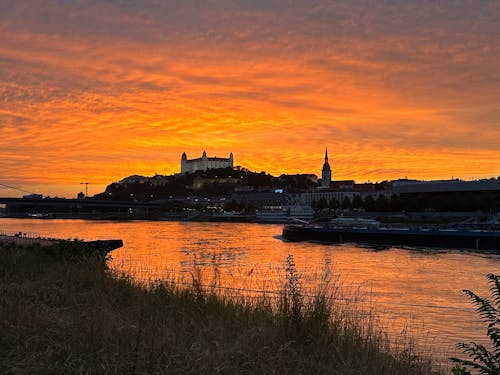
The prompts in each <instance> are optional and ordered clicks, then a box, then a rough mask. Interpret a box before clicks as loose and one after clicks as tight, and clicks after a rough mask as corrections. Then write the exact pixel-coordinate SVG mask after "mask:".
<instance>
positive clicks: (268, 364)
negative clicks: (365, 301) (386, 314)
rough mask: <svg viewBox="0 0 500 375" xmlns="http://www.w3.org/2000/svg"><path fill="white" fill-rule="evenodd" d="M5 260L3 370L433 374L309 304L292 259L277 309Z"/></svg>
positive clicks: (46, 258) (70, 265)
mask: <svg viewBox="0 0 500 375" xmlns="http://www.w3.org/2000/svg"><path fill="white" fill-rule="evenodd" d="M0 259H1V262H0V373H2V374H205V373H206V374H309V373H314V374H345V375H349V374H384V375H391V374H431V373H432V370H431V365H430V362H429V361H428V360H427V359H425V358H423V357H420V356H417V355H415V353H414V352H413V351H412V350H411V348H401V349H400V350H398V351H394V350H391V349H390V348H389V344H388V340H387V338H386V337H385V336H384V335H383V333H381V332H379V331H377V330H376V329H375V328H374V327H373V325H372V324H371V323H370V321H367V320H366V318H363V317H362V316H358V315H356V314H354V313H352V314H350V313H349V312H347V311H346V310H345V309H341V308H336V305H335V303H334V302H332V300H331V299H329V298H328V295H327V294H326V293H327V292H325V293H320V294H319V295H318V296H317V297H315V298H313V299H307V298H304V297H303V296H302V294H301V293H302V292H301V286H300V277H299V275H298V272H297V270H296V268H295V265H294V264H293V258H289V259H288V264H287V275H288V276H287V280H286V281H285V282H284V286H283V294H282V295H281V297H280V298H279V299H278V302H277V303H276V301H274V302H273V301H271V300H270V299H266V298H259V299H250V298H248V297H244V296H233V297H231V298H230V297H227V296H224V295H221V294H218V293H216V291H215V289H212V290H206V289H204V288H202V287H201V286H200V282H197V283H196V282H195V283H194V286H193V287H191V288H187V289H186V288H181V287H179V286H177V285H176V284H175V282H172V281H166V282H156V283H152V284H149V285H137V284H136V283H134V282H133V281H132V280H130V279H129V278H127V277H126V276H124V275H116V274H113V273H112V272H111V271H109V270H106V268H105V267H104V266H103V264H102V261H99V260H97V259H95V258H92V257H85V256H73V257H69V256H64V255H61V254H60V252H58V251H56V252H49V254H48V253H47V251H45V250H43V249H41V248H37V247H31V248H27V247H26V248H21V247H11V246H6V245H0ZM198 281H199V280H198ZM325 289H326V288H325Z"/></svg>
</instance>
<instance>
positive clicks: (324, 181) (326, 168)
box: [321, 147, 332, 189]
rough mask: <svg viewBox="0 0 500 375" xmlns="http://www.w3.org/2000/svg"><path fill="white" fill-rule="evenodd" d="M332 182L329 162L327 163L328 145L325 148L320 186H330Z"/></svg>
mask: <svg viewBox="0 0 500 375" xmlns="http://www.w3.org/2000/svg"><path fill="white" fill-rule="evenodd" d="M331 182H332V170H331V168H330V164H328V147H327V148H326V150H325V163H324V164H323V170H322V171H321V187H322V188H324V189H326V188H329V187H330V183H331Z"/></svg>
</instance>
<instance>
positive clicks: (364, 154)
mask: <svg viewBox="0 0 500 375" xmlns="http://www.w3.org/2000/svg"><path fill="white" fill-rule="evenodd" d="M325 146H328V148H329V154H330V162H331V165H332V168H333V179H347V178H352V179H355V180H356V181H358V182H363V181H367V180H370V181H380V180H384V179H395V178H400V177H405V176H407V177H408V178H419V179H438V178H451V177H452V176H454V177H460V178H464V179H470V178H483V177H490V176H495V177H496V176H499V175H500V1H477V0H471V1H445V0H443V1H420V0H419V1H416V0H415V1H410V0H407V1H405V0H401V1H395V0H393V1H389V0H387V1H376V2H373V1H368V0H353V1H325V0H308V1H290V0H287V1H275V0H252V1H248V0H234V1H225V0H221V1H199V0H196V1H195V0H180V1H167V0H165V1H155V0H151V1H101V0H93V1H90V0H89V1H83V0H82V1H76V0H75V1H44V2H39V1H17V0H16V1H10V0H2V1H1V2H0V183H2V184H7V185H12V186H16V187H18V188H21V189H24V190H27V191H32V192H39V193H43V194H45V195H51V196H56V195H57V196H67V197H73V196H75V195H76V193H77V192H78V191H81V190H84V188H83V187H82V186H81V185H80V184H79V183H80V182H82V181H90V182H92V183H94V185H89V194H95V193H98V192H101V191H103V190H104V187H105V186H106V185H107V184H109V183H111V182H114V181H117V180H120V179H122V178H123V177H126V176H128V175H131V174H142V175H153V174H155V173H159V174H171V173H175V172H178V171H179V162H180V156H181V154H182V152H183V151H186V153H187V154H188V157H189V158H194V157H199V156H200V155H201V153H202V151H203V150H205V149H206V151H207V153H208V155H209V156H224V157H226V156H227V155H228V154H229V152H231V151H232V152H233V153H234V155H235V164H237V165H242V166H245V167H247V168H249V169H251V170H255V171H261V170H265V171H267V172H269V173H272V174H274V175H279V174H281V173H316V174H320V170H321V166H322V162H323V161H322V158H323V153H324V148H325ZM20 194H22V193H19V192H18V191H13V190H8V189H6V188H4V187H1V186H0V196H19V195H20Z"/></svg>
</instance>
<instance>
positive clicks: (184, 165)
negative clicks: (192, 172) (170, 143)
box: [181, 152, 187, 174]
mask: <svg viewBox="0 0 500 375" xmlns="http://www.w3.org/2000/svg"><path fill="white" fill-rule="evenodd" d="M186 172H187V155H186V153H185V152H183V153H182V156H181V173H182V174H184V173H186Z"/></svg>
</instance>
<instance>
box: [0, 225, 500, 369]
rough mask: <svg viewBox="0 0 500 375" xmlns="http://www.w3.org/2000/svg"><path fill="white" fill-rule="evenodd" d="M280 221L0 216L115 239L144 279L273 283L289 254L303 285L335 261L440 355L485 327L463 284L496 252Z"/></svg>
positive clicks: (117, 265) (392, 328) (480, 336)
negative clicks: (356, 240)
mask: <svg viewBox="0 0 500 375" xmlns="http://www.w3.org/2000/svg"><path fill="white" fill-rule="evenodd" d="M281 230H282V226H281V225H260V224H246V223H245V224H232V223H186V222H98V221H83V220H28V219H0V231H5V232H19V231H22V232H34V233H37V234H39V235H42V236H50V237H58V238H80V239H88V240H91V239H103V238H108V239H109V238H121V239H123V242H124V247H123V248H121V249H118V250H115V251H114V252H113V260H112V262H111V264H110V266H111V268H114V269H117V270H119V271H123V272H126V273H127V274H130V275H132V276H133V277H135V278H137V279H141V280H144V279H146V280H151V279H162V278H167V277H176V278H179V277H181V278H183V279H184V280H190V278H191V275H192V274H193V273H194V272H195V271H194V269H195V268H197V269H201V270H204V271H205V272H204V274H205V275H206V276H205V281H206V282H207V283H211V282H212V279H213V275H214V269H216V270H217V272H215V274H216V275H217V277H218V279H219V282H220V284H221V285H225V286H229V287H238V288H247V289H267V290H277V289H279V286H280V285H282V283H283V275H284V268H285V265H286V258H287V255H288V254H292V255H293V257H294V260H295V263H296V265H297V268H298V270H299V272H300V273H301V274H302V277H303V283H304V286H305V288H307V289H311V290H314V288H315V286H316V284H317V283H319V282H320V280H321V275H323V274H324V272H325V271H324V270H325V268H328V267H330V268H333V269H334V271H335V274H339V275H340V276H341V280H342V281H343V283H344V284H348V285H354V286H361V290H362V291H363V293H362V299H363V300H365V301H368V302H369V303H371V304H372V305H373V306H374V307H375V308H376V309H377V311H380V312H381V313H382V316H383V317H384V321H385V322H386V324H388V328H387V329H388V330H389V333H390V334H391V335H393V336H398V335H399V334H400V333H401V332H402V331H404V330H405V329H406V328H405V327H407V326H408V324H409V327H410V332H411V333H412V334H413V335H415V337H416V339H417V341H418V342H420V343H421V344H424V345H426V346H428V345H431V346H432V347H433V353H434V356H435V357H436V358H437V359H438V360H439V361H441V359H442V358H445V357H446V356H449V355H450V354H454V349H453V347H454V344H455V343H457V342H459V341H470V340H474V341H478V342H484V338H485V335H484V329H483V327H482V325H481V324H480V323H479V322H478V320H477V316H476V314H475V312H474V310H473V308H472V307H471V305H470V304H469V302H468V300H467V299H466V298H465V297H464V296H463V294H462V293H461V292H460V291H461V290H462V289H471V290H474V291H475V292H477V293H480V294H482V295H486V294H487V292H488V290H487V284H486V278H485V275H486V274H488V273H499V272H500V255H496V254H484V253H472V252H461V251H458V250H427V251H422V250H411V249H400V248H390V249H387V250H378V251H377V250H374V249H370V248H363V247H358V246H354V245H327V244H317V243H307V242H302V243H290V242H284V241H282V240H281V237H280V235H281ZM311 293H312V292H311ZM440 358H441V359H440Z"/></svg>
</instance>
